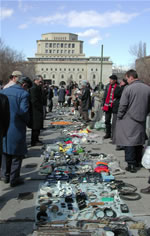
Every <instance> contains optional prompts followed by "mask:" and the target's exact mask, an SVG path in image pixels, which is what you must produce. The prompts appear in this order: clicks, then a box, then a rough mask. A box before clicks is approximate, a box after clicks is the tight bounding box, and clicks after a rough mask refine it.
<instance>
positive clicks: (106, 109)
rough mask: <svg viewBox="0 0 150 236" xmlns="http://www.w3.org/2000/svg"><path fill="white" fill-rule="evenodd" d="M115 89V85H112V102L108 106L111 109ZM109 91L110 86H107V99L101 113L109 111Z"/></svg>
mask: <svg viewBox="0 0 150 236" xmlns="http://www.w3.org/2000/svg"><path fill="white" fill-rule="evenodd" d="M116 87H117V84H115V85H114V88H113V92H112V102H111V104H110V107H112V105H113V99H114V91H115V88H116ZM111 89H112V85H111V84H110V85H109V88H108V93H107V97H106V100H105V104H104V106H103V111H108V109H109V100H110V94H111Z"/></svg>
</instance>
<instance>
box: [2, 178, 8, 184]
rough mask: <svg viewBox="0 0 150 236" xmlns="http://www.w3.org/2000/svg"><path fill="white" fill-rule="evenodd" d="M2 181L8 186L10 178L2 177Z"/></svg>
mask: <svg viewBox="0 0 150 236" xmlns="http://www.w3.org/2000/svg"><path fill="white" fill-rule="evenodd" d="M1 181H3V182H4V183H5V184H8V183H9V178H8V177H1Z"/></svg>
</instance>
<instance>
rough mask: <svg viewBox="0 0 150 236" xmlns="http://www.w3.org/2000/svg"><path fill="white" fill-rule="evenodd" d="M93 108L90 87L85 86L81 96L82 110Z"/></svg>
mask: <svg viewBox="0 0 150 236" xmlns="http://www.w3.org/2000/svg"><path fill="white" fill-rule="evenodd" d="M91 108H92V103H91V94H90V90H89V88H87V87H86V88H83V90H82V96H81V110H82V111H88V110H89V109H91Z"/></svg>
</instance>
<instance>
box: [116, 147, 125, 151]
mask: <svg viewBox="0 0 150 236" xmlns="http://www.w3.org/2000/svg"><path fill="white" fill-rule="evenodd" d="M122 150H124V147H122V146H116V151H122Z"/></svg>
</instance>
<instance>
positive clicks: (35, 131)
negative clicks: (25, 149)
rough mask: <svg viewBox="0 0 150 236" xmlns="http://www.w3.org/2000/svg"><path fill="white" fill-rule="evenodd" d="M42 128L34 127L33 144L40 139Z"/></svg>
mask: <svg viewBox="0 0 150 236" xmlns="http://www.w3.org/2000/svg"><path fill="white" fill-rule="evenodd" d="M39 135H40V130H39V129H32V133H31V144H35V143H36V142H38V141H39Z"/></svg>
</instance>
